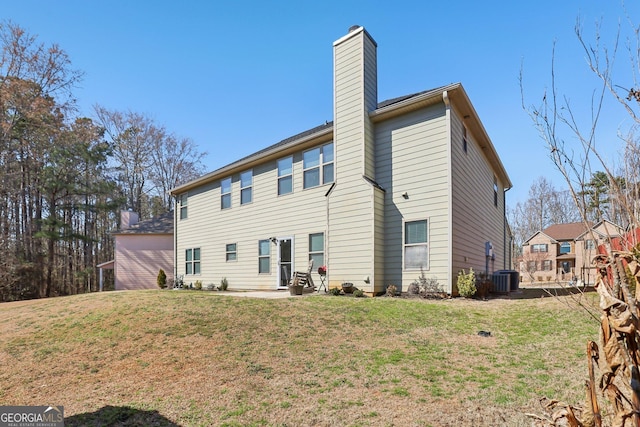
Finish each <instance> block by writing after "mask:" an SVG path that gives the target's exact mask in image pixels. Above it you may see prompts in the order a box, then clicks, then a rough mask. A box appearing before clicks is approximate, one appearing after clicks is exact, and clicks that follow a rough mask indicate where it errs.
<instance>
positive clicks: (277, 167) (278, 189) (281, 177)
mask: <svg viewBox="0 0 640 427" xmlns="http://www.w3.org/2000/svg"><path fill="white" fill-rule="evenodd" d="M286 159H291V173H288V174H286V175H280V161H281V160H286ZM276 169H277V172H276V173H277V174H278V183H277V188H276V192H277V193H278V196H286V195H287V194H292V193H293V156H288V157H283V158H281V159H278V160H277V161H276ZM288 177H291V191H290V192H288V193H280V180H281V179H283V178H288Z"/></svg>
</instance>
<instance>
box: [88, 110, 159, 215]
mask: <svg viewBox="0 0 640 427" xmlns="http://www.w3.org/2000/svg"><path fill="white" fill-rule="evenodd" d="M94 110H95V113H96V116H97V118H98V121H99V123H100V124H101V125H102V127H103V128H104V130H105V134H106V136H107V137H108V139H109V140H110V143H111V144H112V149H113V168H114V171H115V175H116V180H117V182H119V183H120V185H121V188H122V191H123V194H124V197H125V199H126V204H127V206H123V207H127V208H131V209H133V210H135V211H136V212H138V213H139V214H140V215H141V216H142V217H144V213H143V210H142V201H143V194H145V193H147V192H148V191H149V190H150V185H151V184H150V183H149V181H148V175H149V168H150V167H151V165H152V164H153V159H152V151H153V150H154V149H155V146H156V145H157V142H156V139H157V138H159V137H160V135H159V131H158V129H157V128H156V127H155V126H154V125H153V123H152V121H151V119H149V118H148V117H146V116H144V115H142V114H139V113H134V112H126V113H122V112H120V111H110V110H107V109H106V108H104V107H101V106H98V105H97V106H95V107H94Z"/></svg>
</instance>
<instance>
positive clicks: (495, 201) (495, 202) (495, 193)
mask: <svg viewBox="0 0 640 427" xmlns="http://www.w3.org/2000/svg"><path fill="white" fill-rule="evenodd" d="M493 205H494V206H498V178H496V177H495V175H494V177H493Z"/></svg>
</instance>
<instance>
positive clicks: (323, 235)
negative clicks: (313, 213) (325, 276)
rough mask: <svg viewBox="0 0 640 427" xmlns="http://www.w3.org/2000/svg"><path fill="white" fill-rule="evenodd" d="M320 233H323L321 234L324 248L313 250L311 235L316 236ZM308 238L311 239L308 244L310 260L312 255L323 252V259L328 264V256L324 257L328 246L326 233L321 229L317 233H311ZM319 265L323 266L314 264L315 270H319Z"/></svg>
mask: <svg viewBox="0 0 640 427" xmlns="http://www.w3.org/2000/svg"><path fill="white" fill-rule="evenodd" d="M318 234H321V235H322V250H321V251H312V250H311V236H315V235H318ZM308 239H309V245H308V249H309V260H311V255H318V254H322V261H323V263H324V264H326V262H327V260H326V258H325V257H324V254H325V247H326V245H325V233H324V231H319V232H317V233H309V237H308ZM318 267H321V266H320V265H314V266H313V269H314V271H317V270H318Z"/></svg>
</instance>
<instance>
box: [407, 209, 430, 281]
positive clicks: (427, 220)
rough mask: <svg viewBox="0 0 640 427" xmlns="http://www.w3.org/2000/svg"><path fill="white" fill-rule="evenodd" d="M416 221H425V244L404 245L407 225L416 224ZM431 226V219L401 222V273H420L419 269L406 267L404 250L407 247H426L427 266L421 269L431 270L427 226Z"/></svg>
mask: <svg viewBox="0 0 640 427" xmlns="http://www.w3.org/2000/svg"><path fill="white" fill-rule="evenodd" d="M417 221H426V222H427V241H426V242H425V243H405V242H406V230H407V223H412V222H417ZM430 225H431V218H428V217H427V218H416V219H411V220H403V221H402V270H403V271H420V267H407V266H406V260H405V252H406V251H405V248H407V247H408V246H426V247H427V265H426V267H423V268H422V269H423V270H425V271H429V269H430V268H431V243H430V240H431V239H430V237H431V233H430V232H429V228H430V227H429V226H430Z"/></svg>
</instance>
